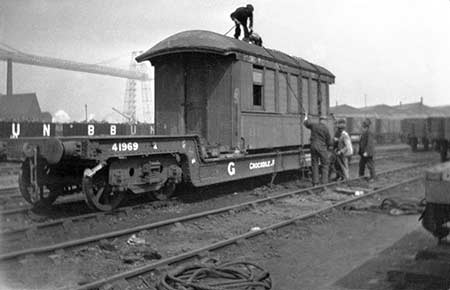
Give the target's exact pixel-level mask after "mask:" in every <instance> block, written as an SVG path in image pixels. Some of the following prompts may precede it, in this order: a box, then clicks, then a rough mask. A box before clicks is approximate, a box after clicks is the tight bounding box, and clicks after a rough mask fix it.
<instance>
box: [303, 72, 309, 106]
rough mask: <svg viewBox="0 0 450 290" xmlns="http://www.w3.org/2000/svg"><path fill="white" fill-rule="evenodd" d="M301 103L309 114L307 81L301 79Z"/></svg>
mask: <svg viewBox="0 0 450 290" xmlns="http://www.w3.org/2000/svg"><path fill="white" fill-rule="evenodd" d="M302 102H303V108H304V109H305V110H306V112H308V113H309V80H308V79H307V78H302Z"/></svg>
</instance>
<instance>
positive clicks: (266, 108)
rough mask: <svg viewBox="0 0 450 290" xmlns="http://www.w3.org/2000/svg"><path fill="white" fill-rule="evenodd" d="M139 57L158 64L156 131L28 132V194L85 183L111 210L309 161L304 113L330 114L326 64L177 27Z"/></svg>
mask: <svg viewBox="0 0 450 290" xmlns="http://www.w3.org/2000/svg"><path fill="white" fill-rule="evenodd" d="M136 60H137V61H139V62H142V61H150V62H151V64H152V65H153V66H154V67H155V135H154V136H101V137H99V136H84V137H76V136H73V137H54V138H30V139H29V140H28V142H27V144H25V145H26V146H24V156H26V159H25V160H24V162H23V165H22V171H21V174H20V188H21V192H22V194H23V195H24V197H25V198H26V199H27V200H29V201H30V202H31V203H33V204H42V203H44V204H51V203H52V202H53V201H54V200H55V198H57V197H58V196H59V195H62V194H69V193H72V192H74V191H77V190H82V191H83V193H84V195H85V196H86V201H87V203H88V204H89V205H90V206H91V207H93V208H95V209H97V210H112V209H114V208H115V207H116V206H118V205H119V203H120V202H121V201H122V199H123V197H124V196H125V195H126V194H140V193H152V194H153V195H154V196H155V197H156V198H158V199H165V198H168V197H170V196H171V195H172V194H173V192H174V190H175V188H176V187H177V186H178V185H179V184H183V183H187V184H191V185H193V186H196V187H198V186H205V185H210V184H216V183H222V182H228V181H233V180H239V179H243V178H249V177H254V176H258V175H267V174H274V173H276V172H281V171H287V170H297V169H300V168H303V167H307V166H309V164H310V158H309V137H310V136H309V131H308V130H307V129H305V128H304V127H303V126H302V124H301V121H302V116H303V112H308V113H309V114H310V116H311V118H312V119H318V118H319V116H320V115H328V114H329V85H330V84H333V83H334V78H335V77H334V75H333V74H332V73H331V72H329V71H328V70H326V69H325V68H323V67H320V66H318V65H315V64H312V63H310V62H308V61H305V60H303V59H301V58H298V57H292V56H289V55H287V54H284V53H282V52H279V51H275V50H269V49H266V48H263V47H259V46H255V45H251V44H248V43H245V42H242V41H239V40H236V39H234V38H230V37H226V36H223V35H220V34H216V33H213V32H209V31H185V32H181V33H178V34H175V35H173V36H170V37H168V38H167V39H165V40H163V41H161V42H160V43H158V44H157V45H155V46H154V47H152V48H151V49H149V50H148V51H146V52H145V53H143V54H142V55H140V56H138V57H137V58H136ZM330 125H331V124H330Z"/></svg>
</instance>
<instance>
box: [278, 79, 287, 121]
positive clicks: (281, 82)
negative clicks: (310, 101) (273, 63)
mask: <svg viewBox="0 0 450 290" xmlns="http://www.w3.org/2000/svg"><path fill="white" fill-rule="evenodd" d="M287 89H288V88H287V74H286V73H284V72H279V73H278V112H280V113H287Z"/></svg>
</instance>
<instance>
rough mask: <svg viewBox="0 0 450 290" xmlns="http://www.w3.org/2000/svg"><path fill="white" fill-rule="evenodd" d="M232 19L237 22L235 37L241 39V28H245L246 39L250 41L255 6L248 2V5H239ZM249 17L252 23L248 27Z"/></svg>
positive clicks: (232, 14)
mask: <svg viewBox="0 0 450 290" xmlns="http://www.w3.org/2000/svg"><path fill="white" fill-rule="evenodd" d="M230 17H231V19H232V20H233V21H234V23H235V24H236V28H235V30H234V38H236V39H239V36H240V35H241V28H240V26H241V25H242V28H243V29H244V39H243V40H246V41H248V40H249V37H250V31H251V30H253V6H252V5H250V4H248V5H247V6H246V7H239V8H238V9H236V11H234V12H233V13H231V15H230ZM247 19H249V20H250V25H249V27H248V28H247Z"/></svg>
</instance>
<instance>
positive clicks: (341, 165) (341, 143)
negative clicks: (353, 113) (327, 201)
mask: <svg viewBox="0 0 450 290" xmlns="http://www.w3.org/2000/svg"><path fill="white" fill-rule="evenodd" d="M336 127H337V131H336V135H335V138H336V136H339V137H337V138H336V139H337V140H336V143H337V146H336V149H335V152H336V169H337V170H336V179H337V180H348V179H349V178H350V174H349V169H348V163H349V162H350V158H351V156H352V155H353V146H352V140H351V139H350V135H349V134H348V133H347V131H346V121H345V119H339V120H338V121H337V126H336Z"/></svg>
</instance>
